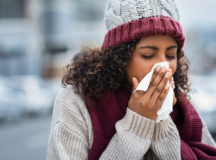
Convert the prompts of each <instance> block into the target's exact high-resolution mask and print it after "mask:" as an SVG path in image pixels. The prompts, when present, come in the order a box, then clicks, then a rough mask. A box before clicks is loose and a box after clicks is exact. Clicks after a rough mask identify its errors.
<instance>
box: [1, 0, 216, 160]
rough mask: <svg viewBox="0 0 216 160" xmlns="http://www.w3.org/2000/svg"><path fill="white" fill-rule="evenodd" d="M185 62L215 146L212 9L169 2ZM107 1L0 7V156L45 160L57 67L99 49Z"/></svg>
mask: <svg viewBox="0 0 216 160" xmlns="http://www.w3.org/2000/svg"><path fill="white" fill-rule="evenodd" d="M175 1H176V3H177V6H178V8H179V12H180V23H181V24H182V26H183V29H184V32H185V34H186V45H185V47H184V50H185V53H186V55H187V56H188V58H189V59H190V61H191V68H190V75H189V76H190V79H191V84H192V88H195V89H196V93H194V94H191V97H192V99H193V101H194V103H195V105H196V107H197V108H198V110H199V113H200V115H201V117H202V118H203V119H204V120H205V122H206V124H207V126H208V129H209V130H210V132H211V134H212V135H213V136H214V138H215V139H216V18H215V16H214V15H216V10H215V6H216V1H215V0H206V1H203V0H190V1H188V0H175ZM106 3H107V1H106V0H0V155H1V158H0V159H2V160H15V159H16V160H17V159H18V160H29V159H31V160H39V159H46V150H47V143H48V137H49V132H50V125H51V115H52V109H53V103H54V100H55V97H56V95H57V93H58V92H59V91H60V90H61V89H62V87H61V78H62V76H63V67H64V66H66V65H67V64H68V63H69V62H70V60H71V59H72V57H73V55H75V54H76V53H78V52H79V51H80V50H81V49H82V48H83V47H86V46H89V47H100V46H101V44H102V42H103V38H104V36H105V34H106V32H107V30H106V27H105V25H104V22H103V15H104V8H105V7H106Z"/></svg>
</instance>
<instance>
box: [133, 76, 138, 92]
mask: <svg viewBox="0 0 216 160" xmlns="http://www.w3.org/2000/svg"><path fill="white" fill-rule="evenodd" d="M132 82H133V89H132V92H131V94H133V93H134V91H135V90H136V88H137V87H138V85H139V81H138V80H137V78H136V77H133V78H132Z"/></svg>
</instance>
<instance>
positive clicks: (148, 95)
mask: <svg viewBox="0 0 216 160" xmlns="http://www.w3.org/2000/svg"><path fill="white" fill-rule="evenodd" d="M166 71H167V69H166V68H165V67H163V68H162V69H161V70H160V71H159V72H158V73H157V76H156V77H155V79H154V80H153V81H152V82H151V83H150V85H149V88H148V90H147V91H146V97H145V98H147V99H150V98H151V96H152V95H153V93H154V91H155V89H156V88H157V86H158V85H159V83H160V82H161V80H162V79H163V77H164V74H165V73H166ZM157 91H159V90H157Z"/></svg>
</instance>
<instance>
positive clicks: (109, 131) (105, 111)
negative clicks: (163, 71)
mask: <svg viewBox="0 0 216 160" xmlns="http://www.w3.org/2000/svg"><path fill="white" fill-rule="evenodd" d="M103 97H104V98H103V99H100V100H95V99H94V98H93V97H89V96H87V95H86V96H85V98H86V104H87V107H88V110H89V113H90V116H91V120H92V125H93V129H94V140H93V145H92V148H91V150H90V152H89V158H88V159H89V160H97V159H99V158H100V156H101V154H102V153H103V151H104V150H105V149H106V147H107V145H108V144H109V141H110V140H111V138H112V137H113V136H114V134H115V133H116V130H115V124H116V122H118V121H119V120H121V119H122V118H123V117H124V115H125V114H126V111H127V106H128V101H129V99H130V94H129V93H127V91H126V90H124V89H123V88H122V89H119V90H110V91H107V92H106V94H105V95H104V96H103ZM173 108H174V110H173V112H171V114H170V115H171V117H172V119H173V122H174V124H173V126H172V127H174V128H176V127H177V129H178V132H179V134H180V139H181V154H180V152H176V153H174V152H173V154H174V155H175V156H176V159H178V158H179V157H181V156H182V157H183V159H186V160H187V159H191V160H192V159H193V160H206V159H212V160H213V159H216V148H214V147H212V146H209V145H206V144H203V143H202V142H201V141H202V128H203V125H202V121H201V119H200V117H199V115H198V113H197V112H196V110H195V108H194V107H193V105H192V104H191V103H190V101H189V100H188V99H187V98H186V97H185V95H184V94H183V92H181V94H180V95H179V97H177V103H176V104H175V105H174V107H173ZM164 122H165V123H168V122H166V121H164ZM134 126H139V129H138V130H136V132H137V133H136V135H137V136H139V137H141V139H145V138H147V137H149V136H150V135H152V133H151V132H153V130H152V129H153V128H154V127H153V126H154V123H153V121H152V123H151V125H146V124H145V123H143V122H142V121H141V119H139V118H138V119H136V120H134V122H132V125H131V127H132V128H133V127H134ZM164 127H165V126H164ZM129 130H130V129H129ZM144 130H146V131H148V132H144ZM172 130H174V129H171V130H170V132H172ZM160 132H162V134H161V136H162V139H165V138H167V137H169V136H170V135H169V134H168V133H166V132H164V131H162V130H161V128H160V129H158V131H157V133H158V134H160ZM173 136H174V137H176V138H177V137H179V135H178V134H177V135H173ZM149 138H150V139H151V138H152V139H153V141H158V140H159V138H158V136H155V137H151V136H150V137H149ZM149 138H147V139H149ZM131 143H132V142H131ZM179 143H180V142H179ZM175 145H177V144H175ZM153 147H156V146H153ZM179 147H180V146H179ZM175 149H176V150H178V149H179V148H178V147H176V148H175ZM137 150H139V149H137ZM136 152H137V151H133V153H134V154H136ZM168 152H169V151H168ZM165 154H166V151H165ZM140 158H141V157H140ZM140 158H139V159H140Z"/></svg>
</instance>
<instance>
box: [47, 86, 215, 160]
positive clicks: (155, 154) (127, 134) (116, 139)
mask: <svg viewBox="0 0 216 160" xmlns="http://www.w3.org/2000/svg"><path fill="white" fill-rule="evenodd" d="M137 121H139V124H138V123H136V122H137ZM202 122H203V126H204V127H203V129H202V143H205V144H208V145H211V146H213V147H214V148H216V143H215V142H214V140H213V139H212V137H211V135H210V133H209V131H208V129H207V127H206V124H205V122H204V121H202ZM152 126H153V127H152ZM115 128H116V133H115V135H114V136H113V137H112V139H111V141H110V142H109V144H108V147H107V148H106V150H105V151H104V152H103V154H102V155H101V157H100V158H99V159H100V160H113V159H130V160H137V159H144V160H159V159H160V160H162V159H166V160H180V159H181V157H176V155H180V137H179V133H178V130H177V128H176V127H175V124H174V123H173V121H172V119H171V118H169V119H167V120H166V121H163V122H160V123H158V124H156V123H155V121H153V120H150V119H148V118H145V117H142V116H140V115H139V114H137V113H135V112H133V111H132V110H130V109H129V108H127V111H126V114H125V116H124V117H123V118H122V119H121V120H119V121H118V122H117V123H116V125H115ZM147 133H148V134H147ZM94 134H95V133H94V132H93V126H92V121H91V117H90V114H89V112H88V109H87V106H86V102H85V98H84V96H83V95H81V94H80V95H78V94H76V93H75V92H74V88H73V86H71V85H69V86H67V87H66V88H64V89H63V90H62V91H61V92H60V93H59V94H58V96H57V97H56V100H55V104H54V109H53V116H52V125H51V130H50V136H49V143H48V148H47V160H60V159H61V160H70V159H73V160H81V159H88V153H89V150H91V148H92V146H93V145H92V144H93V137H94ZM164 136H165V137H164ZM140 157H141V158H140Z"/></svg>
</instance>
